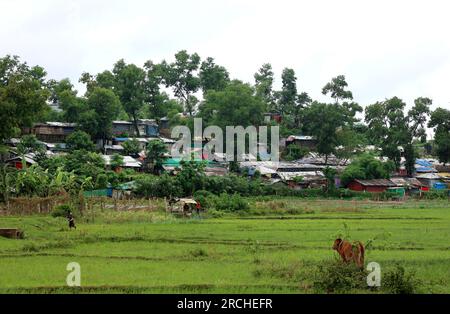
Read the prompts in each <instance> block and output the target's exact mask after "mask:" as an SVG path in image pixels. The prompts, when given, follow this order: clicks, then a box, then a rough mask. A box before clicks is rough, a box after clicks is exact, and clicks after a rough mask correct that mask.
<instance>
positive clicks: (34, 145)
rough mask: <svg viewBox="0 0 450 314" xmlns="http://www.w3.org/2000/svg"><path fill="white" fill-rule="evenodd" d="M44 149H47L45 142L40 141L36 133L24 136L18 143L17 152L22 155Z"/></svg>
mask: <svg viewBox="0 0 450 314" xmlns="http://www.w3.org/2000/svg"><path fill="white" fill-rule="evenodd" d="M44 151H46V149H45V147H44V144H43V143H42V142H40V141H39V140H38V139H37V138H36V135H34V134H30V135H24V136H22V138H21V139H20V142H19V144H17V153H18V154H19V155H21V156H23V155H25V154H29V153H34V152H44Z"/></svg>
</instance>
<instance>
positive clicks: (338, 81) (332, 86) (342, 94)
mask: <svg viewBox="0 0 450 314" xmlns="http://www.w3.org/2000/svg"><path fill="white" fill-rule="evenodd" d="M347 86H348V84H347V81H346V80H345V76H344V75H338V76H337V77H334V78H332V79H331V82H329V83H327V84H326V85H325V86H324V87H323V88H322V94H324V95H328V94H330V96H331V98H333V99H334V100H335V103H336V104H338V103H339V102H340V101H342V100H352V99H353V94H352V92H350V91H346V90H345V88H346V87H347Z"/></svg>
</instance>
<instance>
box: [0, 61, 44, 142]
mask: <svg viewBox="0 0 450 314" xmlns="http://www.w3.org/2000/svg"><path fill="white" fill-rule="evenodd" d="M45 77H46V72H45V71H44V69H43V68H41V67H39V66H34V67H30V66H28V64H26V63H24V62H21V61H20V59H19V57H17V56H6V57H4V58H0V121H1V123H0V141H1V142H3V140H5V139H8V138H10V137H12V136H14V135H16V134H17V133H19V129H20V128H21V127H30V126H31V125H32V123H33V122H35V121H36V120H37V119H38V118H39V117H40V116H41V115H42V113H43V112H44V110H45V109H46V106H47V105H46V100H47V98H48V97H49V96H50V92H49V90H48V88H47V86H46V82H45Z"/></svg>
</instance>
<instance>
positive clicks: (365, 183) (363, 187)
mask: <svg viewBox="0 0 450 314" xmlns="http://www.w3.org/2000/svg"><path fill="white" fill-rule="evenodd" d="M394 187H396V184H395V183H394V182H392V181H390V180H387V179H372V180H359V179H355V180H353V181H352V182H350V183H349V184H348V188H349V189H350V190H353V191H360V192H362V191H365V192H373V193H381V192H385V191H386V190H387V189H389V188H394Z"/></svg>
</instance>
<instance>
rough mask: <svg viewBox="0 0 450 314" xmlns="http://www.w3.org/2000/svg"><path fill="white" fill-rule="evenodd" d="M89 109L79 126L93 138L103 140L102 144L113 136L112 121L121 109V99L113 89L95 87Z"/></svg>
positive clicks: (91, 94)
mask: <svg viewBox="0 0 450 314" xmlns="http://www.w3.org/2000/svg"><path fill="white" fill-rule="evenodd" d="M87 105H88V110H87V111H85V112H83V113H82V114H81V117H80V123H79V128H80V129H81V130H83V131H85V132H86V133H88V134H89V135H91V137H92V138H93V139H99V140H101V141H102V146H103V147H104V145H105V144H106V140H107V139H108V138H109V137H110V136H111V131H112V121H114V119H115V118H116V117H117V115H118V114H119V111H120V100H119V98H118V97H117V96H116V95H115V94H114V92H113V91H111V90H109V89H106V88H101V87H95V88H93V89H92V91H91V92H90V93H89V96H88V99H87Z"/></svg>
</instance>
